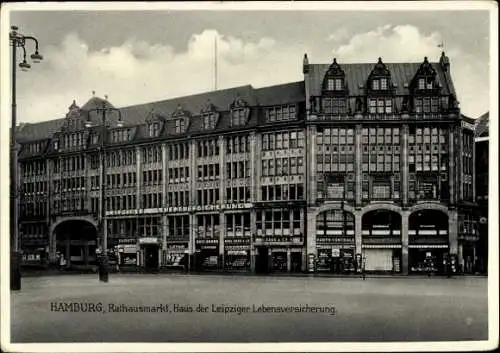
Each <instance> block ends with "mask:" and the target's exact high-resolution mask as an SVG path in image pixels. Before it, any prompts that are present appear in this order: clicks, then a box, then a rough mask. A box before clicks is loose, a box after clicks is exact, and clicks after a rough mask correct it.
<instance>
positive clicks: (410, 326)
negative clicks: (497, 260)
mask: <svg viewBox="0 0 500 353" xmlns="http://www.w3.org/2000/svg"><path fill="white" fill-rule="evenodd" d="M487 287H488V286H487V278H485V277H456V278H443V277H431V278H427V277H421V278H401V277H400V278H398V279H393V278H368V279H367V280H366V281H363V280H362V279H360V278H318V277H317V278H308V277H259V276H230V275H226V276H216V275H215V276H213V275H204V276H188V275H182V274H175V275H174V274H158V275H154V274H113V275H111V276H110V281H109V282H108V283H100V282H99V281H98V277H97V275H70V276H68V275H59V276H45V277H30V278H23V288H22V290H21V291H20V292H12V296H11V317H12V322H11V337H12V342H14V343H15V342H18V343H29V342H44V343H48V342H256V341H266V342H279V341H289V342H293V341H316V342H325V341H337V342H339V341H362V342H366V341H400V340H405V341H408V340H409V341H446V340H461V341H462V340H484V339H487V338H488V336H487V333H488V332H487V331H488V312H487ZM61 303H62V304H61ZM68 303H77V304H74V305H73V308H72V309H73V310H76V309H75V308H79V309H80V311H83V310H84V309H87V310H88V309H89V308H90V307H91V306H90V305H89V304H93V305H94V306H93V307H94V310H100V308H101V307H102V311H101V312H70V311H63V310H64V309H69V307H70V306H71V305H67V304H68ZM78 303H84V304H81V305H79V304H78ZM122 304H123V305H122ZM111 305H114V307H113V306H111ZM167 305H168V309H167V308H166V306H167ZM138 306H142V307H152V306H155V307H156V308H161V309H157V310H163V311H165V310H166V312H161V311H160V312H158V311H157V312H123V310H122V311H121V312H117V311H113V310H112V309H115V310H118V308H121V309H123V308H124V307H127V308H129V309H130V307H138ZM200 306H201V307H203V309H200ZM224 306H225V307H226V308H228V309H224ZM271 306H273V307H274V309H272V310H274V311H276V310H291V311H292V312H270V310H271V309H269V307H271ZM307 306H308V308H307ZM312 306H315V307H316V306H317V307H319V308H318V309H311V307H312ZM233 307H234V308H233ZM287 307H292V308H288V309H287ZM189 308H191V309H192V310H193V312H187V311H186V310H191V309H189ZM205 308H207V310H206V312H200V311H199V310H205ZM279 308H281V309H279ZM325 308H326V309H325ZM332 308H335V309H334V312H333V311H332ZM181 309H182V310H183V311H180V310H181ZM133 310H135V309H133ZM137 310H140V309H137ZM142 310H144V308H143V309H142ZM197 310H198V311H197ZM214 310H215V312H214ZM217 310H221V311H217ZM224 310H226V312H225V313H224ZM301 310H302V311H301ZM313 310H316V311H318V312H311V311H313ZM320 310H329V312H319V311H320ZM238 311H240V313H238ZM241 311H243V312H241Z"/></svg>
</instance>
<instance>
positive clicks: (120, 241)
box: [118, 238, 137, 244]
mask: <svg viewBox="0 0 500 353" xmlns="http://www.w3.org/2000/svg"><path fill="white" fill-rule="evenodd" d="M136 243H137V239H135V238H121V239H118V244H136Z"/></svg>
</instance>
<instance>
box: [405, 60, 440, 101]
mask: <svg viewBox="0 0 500 353" xmlns="http://www.w3.org/2000/svg"><path fill="white" fill-rule="evenodd" d="M435 89H439V83H438V81H437V74H436V70H434V68H433V67H432V65H431V63H429V61H428V60H427V57H425V58H424V61H423V62H422V64H420V67H419V68H418V70H417V72H416V73H415V76H414V77H413V80H412V82H411V90H412V91H414V92H419V93H424V92H425V91H427V92H432V91H433V90H435Z"/></svg>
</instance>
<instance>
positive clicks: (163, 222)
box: [161, 213, 168, 251]
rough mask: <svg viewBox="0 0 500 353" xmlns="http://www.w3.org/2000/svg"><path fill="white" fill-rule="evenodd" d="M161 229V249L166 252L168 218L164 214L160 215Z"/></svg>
mask: <svg viewBox="0 0 500 353" xmlns="http://www.w3.org/2000/svg"><path fill="white" fill-rule="evenodd" d="M161 227H162V238H163V239H162V244H163V246H162V249H163V250H164V251H166V250H167V235H168V217H167V215H166V214H165V213H164V214H162V215H161Z"/></svg>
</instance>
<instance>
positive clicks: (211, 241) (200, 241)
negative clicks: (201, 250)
mask: <svg viewBox="0 0 500 353" xmlns="http://www.w3.org/2000/svg"><path fill="white" fill-rule="evenodd" d="M196 244H200V245H201V244H219V239H217V238H215V239H196Z"/></svg>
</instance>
